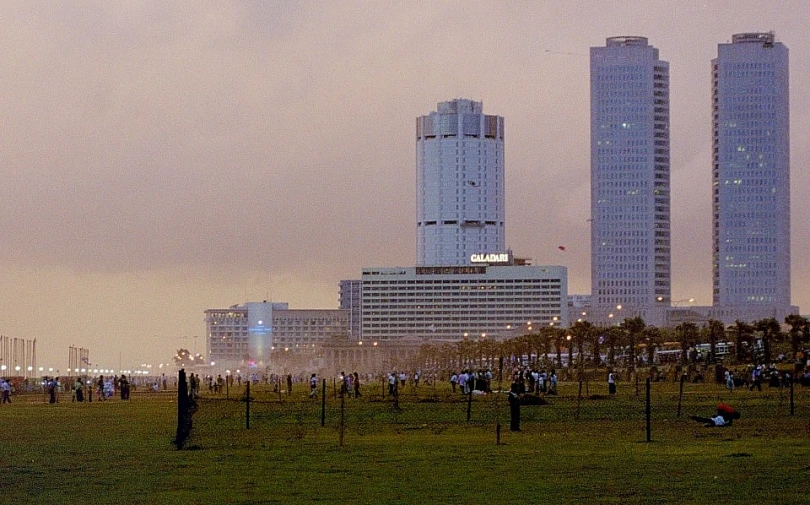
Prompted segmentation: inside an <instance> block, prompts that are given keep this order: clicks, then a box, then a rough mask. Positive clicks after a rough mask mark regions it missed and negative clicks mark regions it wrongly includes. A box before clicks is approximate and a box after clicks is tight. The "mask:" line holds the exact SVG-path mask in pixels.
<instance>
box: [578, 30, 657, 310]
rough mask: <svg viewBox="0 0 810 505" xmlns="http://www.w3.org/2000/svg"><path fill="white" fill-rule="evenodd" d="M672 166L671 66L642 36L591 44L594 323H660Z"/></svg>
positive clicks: (592, 283) (592, 286)
mask: <svg viewBox="0 0 810 505" xmlns="http://www.w3.org/2000/svg"><path fill="white" fill-rule="evenodd" d="M669 167H670V161H669V63H668V62H666V61H661V60H660V59H659V58H658V49H656V48H655V47H653V46H651V45H649V44H648V42H647V39H646V38H645V37H611V38H608V39H607V43H606V45H605V46H604V47H592V48H591V296H592V298H591V300H592V304H593V308H594V310H595V311H596V313H595V314H594V320H596V319H603V320H602V321H600V322H607V320H605V319H604V318H607V317H608V316H609V314H613V315H614V317H615V321H617V322H618V321H619V320H621V319H624V318H627V317H634V316H641V317H643V318H644V319H645V321H646V322H647V323H648V324H661V323H662V322H663V317H664V313H665V308H666V307H667V306H669V303H670V298H671V277H670V268H671V260H670V247H671V245H670V193H669ZM618 307H620V308H618Z"/></svg>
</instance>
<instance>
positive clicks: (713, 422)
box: [689, 403, 740, 427]
mask: <svg viewBox="0 0 810 505" xmlns="http://www.w3.org/2000/svg"><path fill="white" fill-rule="evenodd" d="M739 418H740V413H739V412H737V411H736V410H734V408H733V407H732V406H731V405H728V404H725V403H720V404H718V405H717V415H716V416H714V417H700V416H689V419H692V420H693V421H697V422H699V423H703V425H704V426H706V427H715V426H731V423H733V422H734V420H735V419H739Z"/></svg>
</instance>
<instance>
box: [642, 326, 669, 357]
mask: <svg viewBox="0 0 810 505" xmlns="http://www.w3.org/2000/svg"><path fill="white" fill-rule="evenodd" d="M663 341H664V339H663V333H662V332H661V330H660V329H658V328H656V327H655V326H648V327H647V328H645V329H644V343H645V344H646V348H645V350H646V351H647V366H652V365H653V362H654V361H655V350H656V349H658V347H660V346H661V343H662V342H663Z"/></svg>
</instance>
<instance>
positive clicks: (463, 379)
mask: <svg viewBox="0 0 810 505" xmlns="http://www.w3.org/2000/svg"><path fill="white" fill-rule="evenodd" d="M458 387H459V388H461V394H463V395H466V394H467V392H468V391H467V371H466V370H464V371H463V372H461V374H460V375H459V376H458Z"/></svg>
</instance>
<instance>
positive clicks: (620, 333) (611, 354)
mask: <svg viewBox="0 0 810 505" xmlns="http://www.w3.org/2000/svg"><path fill="white" fill-rule="evenodd" d="M623 337H624V330H623V329H621V328H620V327H618V326H610V327H608V329H607V331H606V332H605V343H606V344H607V348H608V352H607V364H608V366H613V365H615V364H616V345H617V344H619V343H620V342H621V340H622V338H623Z"/></svg>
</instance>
